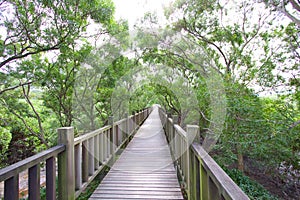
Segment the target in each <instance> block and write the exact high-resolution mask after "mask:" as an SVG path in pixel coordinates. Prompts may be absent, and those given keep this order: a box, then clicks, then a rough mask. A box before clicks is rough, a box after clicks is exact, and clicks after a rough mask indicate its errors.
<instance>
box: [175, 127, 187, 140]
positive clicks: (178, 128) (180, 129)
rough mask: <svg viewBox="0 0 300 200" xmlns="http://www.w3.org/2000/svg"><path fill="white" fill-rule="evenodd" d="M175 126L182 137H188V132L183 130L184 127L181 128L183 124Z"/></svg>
mask: <svg viewBox="0 0 300 200" xmlns="http://www.w3.org/2000/svg"><path fill="white" fill-rule="evenodd" d="M174 128H175V130H176V131H177V133H178V134H179V135H180V136H181V137H183V138H186V132H185V130H183V128H181V126H179V125H178V124H174Z"/></svg>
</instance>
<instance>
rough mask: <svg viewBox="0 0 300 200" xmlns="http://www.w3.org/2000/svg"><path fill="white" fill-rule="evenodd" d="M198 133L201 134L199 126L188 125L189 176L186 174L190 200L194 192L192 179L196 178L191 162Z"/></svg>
mask: <svg viewBox="0 0 300 200" xmlns="http://www.w3.org/2000/svg"><path fill="white" fill-rule="evenodd" d="M198 132H199V126H196V125H187V128H186V134H187V135H186V137H187V138H186V144H187V146H186V154H187V155H186V161H185V162H186V168H187V174H186V177H187V188H188V198H189V199H191V192H192V188H191V187H192V186H191V184H190V183H191V179H193V178H194V175H193V173H192V172H190V170H191V169H192V168H193V166H192V165H193V163H192V160H191V155H190V154H192V153H191V145H192V143H193V141H194V140H195V138H196V137H197V135H198Z"/></svg>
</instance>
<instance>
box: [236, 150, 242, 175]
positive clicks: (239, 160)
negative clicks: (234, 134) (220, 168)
mask: <svg viewBox="0 0 300 200" xmlns="http://www.w3.org/2000/svg"><path fill="white" fill-rule="evenodd" d="M236 151H237V159H238V163H237V164H238V170H240V171H241V172H243V173H244V156H243V153H242V147H241V145H240V144H237V145H236Z"/></svg>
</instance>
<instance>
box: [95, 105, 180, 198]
mask: <svg viewBox="0 0 300 200" xmlns="http://www.w3.org/2000/svg"><path fill="white" fill-rule="evenodd" d="M90 199H91V200H95V199H183V196H182V193H181V190H180V186H179V183H178V179H177V175H176V171H175V168H174V166H173V162H172V158H171V154H170V151H169V147H168V144H167V141H166V137H165V134H164V132H163V128H162V124H161V121H160V119H159V115H158V109H157V108H155V109H154V110H153V112H152V113H151V114H150V116H149V117H148V119H147V120H146V121H145V122H144V124H143V125H142V126H141V127H140V129H139V130H138V132H137V133H136V135H135V136H134V138H133V139H132V141H131V142H130V143H129V144H128V146H127V148H126V149H125V150H124V151H123V153H122V154H121V156H120V158H119V159H118V160H117V161H116V163H115V164H114V165H113V166H112V167H111V170H110V171H109V173H108V174H107V175H106V177H105V178H104V179H103V180H102V182H101V184H100V185H99V186H98V188H97V189H96V190H95V191H94V193H93V194H92V196H91V197H90Z"/></svg>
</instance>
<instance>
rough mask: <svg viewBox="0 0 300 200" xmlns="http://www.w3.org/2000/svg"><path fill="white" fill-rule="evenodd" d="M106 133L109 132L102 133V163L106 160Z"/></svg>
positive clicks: (107, 139)
mask: <svg viewBox="0 0 300 200" xmlns="http://www.w3.org/2000/svg"><path fill="white" fill-rule="evenodd" d="M108 131H109V130H106V131H104V133H103V141H102V142H103V162H105V161H106V158H107V154H108V152H107V151H108V143H107V141H109V138H108Z"/></svg>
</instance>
